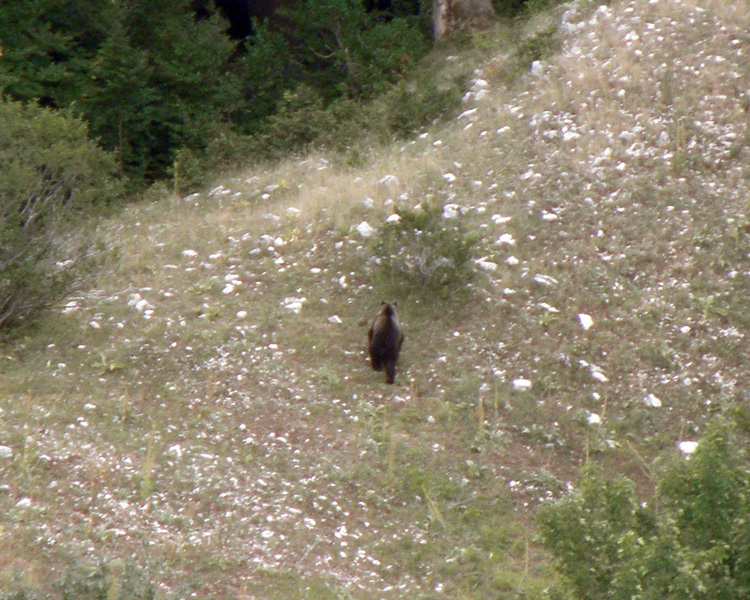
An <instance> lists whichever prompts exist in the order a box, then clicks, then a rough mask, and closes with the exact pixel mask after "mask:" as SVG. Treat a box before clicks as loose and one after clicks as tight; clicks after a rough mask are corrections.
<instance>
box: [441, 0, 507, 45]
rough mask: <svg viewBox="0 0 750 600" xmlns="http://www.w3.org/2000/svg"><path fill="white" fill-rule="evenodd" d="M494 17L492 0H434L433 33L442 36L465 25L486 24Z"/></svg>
mask: <svg viewBox="0 0 750 600" xmlns="http://www.w3.org/2000/svg"><path fill="white" fill-rule="evenodd" d="M494 17H495V9H494V8H493V6H492V1H491V0H433V3H432V33H433V35H434V36H435V37H436V38H440V37H443V36H444V35H447V34H450V33H453V32H455V31H457V30H459V29H463V28H465V27H477V26H486V25H487V24H488V23H490V22H492V20H493V19H494Z"/></svg>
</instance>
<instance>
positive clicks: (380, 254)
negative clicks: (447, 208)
mask: <svg viewBox="0 0 750 600" xmlns="http://www.w3.org/2000/svg"><path fill="white" fill-rule="evenodd" d="M396 214H397V215H398V219H391V220H388V221H386V222H385V223H384V224H383V225H382V226H381V227H380V229H379V230H378V231H377V234H376V236H375V239H374V243H373V250H374V252H375V257H376V260H377V263H378V271H379V274H380V276H381V278H382V279H383V282H384V284H385V285H386V286H387V287H391V288H393V289H399V288H401V289H402V290H403V291H406V292H408V291H414V292H419V291H428V292H430V293H435V292H438V293H441V294H443V295H447V294H448V293H449V292H450V291H452V290H454V289H456V288H458V287H460V286H462V285H464V284H466V283H467V282H468V281H470V280H471V278H472V277H473V275H474V265H473V262H472V255H473V250H474V247H475V246H476V243H477V239H476V238H475V237H473V236H470V235H467V234H466V233H464V232H463V230H462V229H461V219H460V217H456V218H452V219H447V218H445V217H444V216H443V208H442V207H441V206H439V205H426V206H422V207H421V208H418V209H416V210H409V209H404V208H401V209H396Z"/></svg>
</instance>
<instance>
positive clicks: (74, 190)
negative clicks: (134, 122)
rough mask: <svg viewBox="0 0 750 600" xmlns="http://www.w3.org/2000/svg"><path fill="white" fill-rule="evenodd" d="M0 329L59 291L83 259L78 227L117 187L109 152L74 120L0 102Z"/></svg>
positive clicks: (58, 114) (37, 307) (33, 107)
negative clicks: (0, 169)
mask: <svg viewBox="0 0 750 600" xmlns="http://www.w3.org/2000/svg"><path fill="white" fill-rule="evenodd" d="M0 132H2V135H1V136H0V163H2V164H3V177H2V178H1V179H0V327H2V326H5V325H8V324H10V323H13V322H16V321H19V320H22V319H24V318H26V317H28V316H29V315H31V314H33V313H34V312H36V311H37V310H39V309H40V308H42V307H44V306H46V305H48V304H49V303H50V302H52V301H54V300H55V299H57V298H58V297H59V296H60V295H61V294H63V293H64V292H65V291H66V290H67V289H68V287H69V285H70V284H71V283H72V281H73V280H74V278H75V276H76V274H77V272H78V268H79V267H80V266H81V265H82V258H83V253H84V252H85V249H86V243H85V241H84V236H82V235H81V231H80V229H81V226H82V224H83V223H84V219H85V217H86V215H87V213H88V212H90V210H91V208H93V207H95V206H96V205H103V204H104V203H106V202H107V201H108V200H109V199H111V198H112V197H113V196H114V195H116V193H117V186H116V185H115V184H114V183H113V178H112V172H113V170H114V164H113V161H112V158H111V156H110V155H108V154H107V153H106V152H104V151H103V150H101V149H100V148H99V147H98V146H96V145H95V144H94V143H93V142H91V141H89V138H88V129H87V127H86V125H85V123H83V122H82V121H81V120H80V119H77V118H75V117H73V116H71V115H70V114H64V113H59V112H56V111H53V110H51V109H45V108H40V107H38V106H36V105H29V106H24V105H22V104H20V103H17V102H0Z"/></svg>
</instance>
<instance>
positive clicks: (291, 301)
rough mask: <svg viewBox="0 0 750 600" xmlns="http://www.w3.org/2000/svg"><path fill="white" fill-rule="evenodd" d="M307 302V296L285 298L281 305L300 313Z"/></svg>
mask: <svg viewBox="0 0 750 600" xmlns="http://www.w3.org/2000/svg"><path fill="white" fill-rule="evenodd" d="M306 302H307V298H292V297H290V298H284V300H283V301H282V302H281V305H282V306H283V307H284V308H286V309H287V310H291V311H292V312H293V313H296V314H299V313H300V311H301V310H302V307H303V306H304V305H305V303H306Z"/></svg>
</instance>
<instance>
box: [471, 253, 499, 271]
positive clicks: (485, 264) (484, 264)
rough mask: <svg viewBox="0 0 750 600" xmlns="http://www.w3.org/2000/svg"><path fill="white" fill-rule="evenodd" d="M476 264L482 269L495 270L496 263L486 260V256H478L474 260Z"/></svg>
mask: <svg viewBox="0 0 750 600" xmlns="http://www.w3.org/2000/svg"><path fill="white" fill-rule="evenodd" d="M474 262H475V263H476V265H477V266H478V267H479V268H480V269H482V270H484V271H490V272H492V271H497V263H495V262H492V261H491V260H487V257H486V256H485V257H484V258H478V259H476V260H475V261H474Z"/></svg>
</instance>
